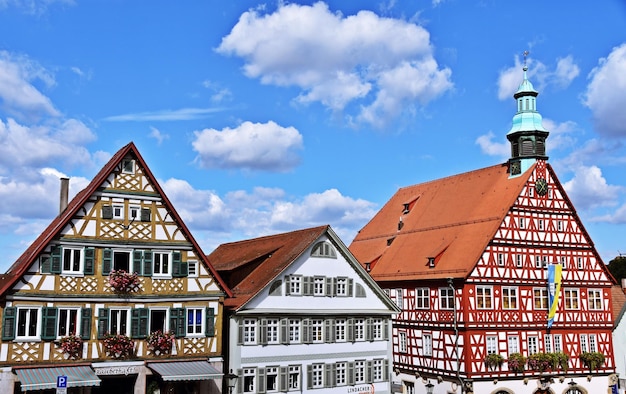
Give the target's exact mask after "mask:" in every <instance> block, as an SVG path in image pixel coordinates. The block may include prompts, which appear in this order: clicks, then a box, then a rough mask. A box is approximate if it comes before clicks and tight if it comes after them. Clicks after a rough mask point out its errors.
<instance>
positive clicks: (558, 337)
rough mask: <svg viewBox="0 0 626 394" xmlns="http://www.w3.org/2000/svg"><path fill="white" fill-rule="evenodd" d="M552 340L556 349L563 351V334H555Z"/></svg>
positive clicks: (556, 350)
mask: <svg viewBox="0 0 626 394" xmlns="http://www.w3.org/2000/svg"><path fill="white" fill-rule="evenodd" d="M552 340H553V341H554V351H555V352H562V351H563V339H562V337H561V334H554V335H553V336H552Z"/></svg>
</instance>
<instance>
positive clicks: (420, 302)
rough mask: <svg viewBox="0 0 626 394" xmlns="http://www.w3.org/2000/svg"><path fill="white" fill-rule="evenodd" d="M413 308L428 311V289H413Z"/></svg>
mask: <svg viewBox="0 0 626 394" xmlns="http://www.w3.org/2000/svg"><path fill="white" fill-rule="evenodd" d="M415 308H416V309H430V288H429V287H417V288H416V289H415Z"/></svg>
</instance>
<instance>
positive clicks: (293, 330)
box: [289, 319, 302, 343]
mask: <svg viewBox="0 0 626 394" xmlns="http://www.w3.org/2000/svg"><path fill="white" fill-rule="evenodd" d="M301 332H302V322H301V321H300V319H289V343H300V341H301V340H302V338H301Z"/></svg>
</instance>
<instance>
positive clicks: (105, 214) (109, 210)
mask: <svg viewBox="0 0 626 394" xmlns="http://www.w3.org/2000/svg"><path fill="white" fill-rule="evenodd" d="M102 219H113V206H111V205H103V206H102Z"/></svg>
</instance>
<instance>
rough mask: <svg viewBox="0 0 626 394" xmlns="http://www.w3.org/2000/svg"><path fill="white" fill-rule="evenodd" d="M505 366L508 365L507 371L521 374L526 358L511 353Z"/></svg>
mask: <svg viewBox="0 0 626 394" xmlns="http://www.w3.org/2000/svg"><path fill="white" fill-rule="evenodd" d="M507 364H508V365H509V371H511V372H515V373H522V372H524V366H525V365H526V357H524V356H522V355H521V354H520V353H511V354H510V355H509V359H508V360H507Z"/></svg>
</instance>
